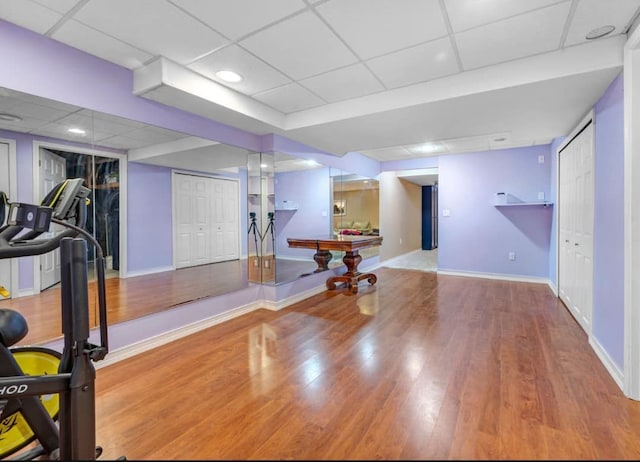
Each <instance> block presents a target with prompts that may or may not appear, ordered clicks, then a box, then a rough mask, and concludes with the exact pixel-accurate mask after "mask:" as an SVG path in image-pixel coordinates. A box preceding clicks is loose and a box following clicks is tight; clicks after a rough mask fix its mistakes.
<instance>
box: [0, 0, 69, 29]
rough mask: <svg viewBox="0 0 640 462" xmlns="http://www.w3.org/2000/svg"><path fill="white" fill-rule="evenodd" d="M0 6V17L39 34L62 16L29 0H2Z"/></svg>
mask: <svg viewBox="0 0 640 462" xmlns="http://www.w3.org/2000/svg"><path fill="white" fill-rule="evenodd" d="M1 6H2V7H1V8H0V18H2V19H4V20H6V21H9V22H12V23H14V24H17V25H19V26H22V27H24V28H26V29H29V30H32V31H34V32H37V33H39V34H44V33H45V32H46V31H48V30H49V29H50V28H51V27H52V26H53V25H54V24H55V23H57V22H58V21H59V20H60V19H61V18H62V14H60V13H56V12H55V11H53V10H51V9H50V8H46V7H44V6H42V5H40V4H38V3H34V2H32V1H31V0H2V3H1Z"/></svg>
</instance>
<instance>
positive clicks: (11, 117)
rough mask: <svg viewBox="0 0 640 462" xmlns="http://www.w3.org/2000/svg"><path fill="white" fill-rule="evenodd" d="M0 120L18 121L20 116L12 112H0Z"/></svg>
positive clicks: (20, 118)
mask: <svg viewBox="0 0 640 462" xmlns="http://www.w3.org/2000/svg"><path fill="white" fill-rule="evenodd" d="M0 120H6V121H7V122H20V121H21V120H22V117H20V116H17V115H13V114H0Z"/></svg>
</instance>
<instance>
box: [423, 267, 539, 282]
mask: <svg viewBox="0 0 640 462" xmlns="http://www.w3.org/2000/svg"><path fill="white" fill-rule="evenodd" d="M436 272H437V273H438V274H442V275H445V276H465V277H472V278H483V279H499V280H503V281H514V282H533V283H536V284H547V285H548V284H550V283H551V281H549V279H548V278H542V277H535V276H518V275H513V274H499V273H476V272H473V271H448V270H437V271H436Z"/></svg>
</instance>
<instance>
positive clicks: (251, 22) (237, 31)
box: [171, 0, 306, 40]
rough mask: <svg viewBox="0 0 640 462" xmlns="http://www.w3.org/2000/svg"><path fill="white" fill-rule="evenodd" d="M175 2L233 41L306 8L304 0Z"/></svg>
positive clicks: (180, 0) (196, 0)
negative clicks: (273, 0)
mask: <svg viewBox="0 0 640 462" xmlns="http://www.w3.org/2000/svg"><path fill="white" fill-rule="evenodd" d="M171 1H172V3H174V4H176V5H178V6H180V7H182V8H184V10H186V11H188V12H189V13H190V14H192V15H193V16H195V17H196V18H199V19H200V20H201V21H203V22H205V23H206V24H208V25H209V26H211V27H212V28H214V29H215V30H216V31H218V32H220V33H221V34H223V35H224V36H226V37H228V38H230V39H232V40H236V39H238V38H240V37H243V36H245V35H247V34H249V33H250V32H253V31H255V30H256V29H260V28H262V27H264V26H266V25H268V24H271V23H273V22H275V21H277V20H279V19H282V18H284V17H286V16H288V15H290V14H292V13H295V12H296V11H300V10H303V9H304V8H306V5H305V4H304V2H303V1H302V0H278V1H277V2H265V1H264V0H233V1H231V2H230V1H228V0H171Z"/></svg>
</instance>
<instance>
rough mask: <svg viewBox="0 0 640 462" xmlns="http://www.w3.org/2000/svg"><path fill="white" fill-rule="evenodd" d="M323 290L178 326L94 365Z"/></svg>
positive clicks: (262, 302)
mask: <svg viewBox="0 0 640 462" xmlns="http://www.w3.org/2000/svg"><path fill="white" fill-rule="evenodd" d="M325 290H327V288H326V286H325V285H324V284H323V285H319V286H317V287H314V288H312V289H309V290H307V291H305V292H301V293H299V294H296V295H293V296H291V297H288V298H286V299H283V300H280V301H278V302H272V301H268V300H258V301H255V302H252V303H249V304H247V305H244V306H240V307H237V308H233V309H230V310H228V311H225V312H224V313H220V314H217V315H214V316H211V317H209V318H206V319H202V320H199V321H196V322H193V323H191V324H187V325H184V326H180V327H178V328H176V329H173V330H170V331H167V332H163V333H161V334H158V335H156V336H153V337H150V338H147V339H144V340H141V341H139V342H135V343H132V344H130V345H127V346H125V347H122V348H118V349H116V350H112V351H110V352H109V354H108V355H107V357H106V359H105V360H103V361H99V362H97V363H96V365H95V366H96V369H98V368H100V367H105V366H109V365H110V364H114V363H117V362H118V361H122V360H124V359H127V358H130V357H132V356H135V355H138V354H140V353H144V352H145V351H149V350H151V349H153V348H157V347H160V346H162V345H165V344H167V343H170V342H172V341H174V340H178V339H180V338H182V337H186V336H187V335H191V334H195V333H196V332H199V331H201V330H204V329H207V328H209V327H213V326H215V325H216V324H220V323H222V322H225V321H229V320H231V319H233V318H236V317H238V316H242V315H244V314H247V313H250V312H252V311H255V310H258V309H261V308H262V309H268V310H272V311H278V310H281V309H283V308H286V307H287V306H289V305H293V304H294V303H297V302H299V301H301V300H304V299H306V298H309V297H311V296H313V295H316V294H319V293H321V292H323V291H325Z"/></svg>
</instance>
